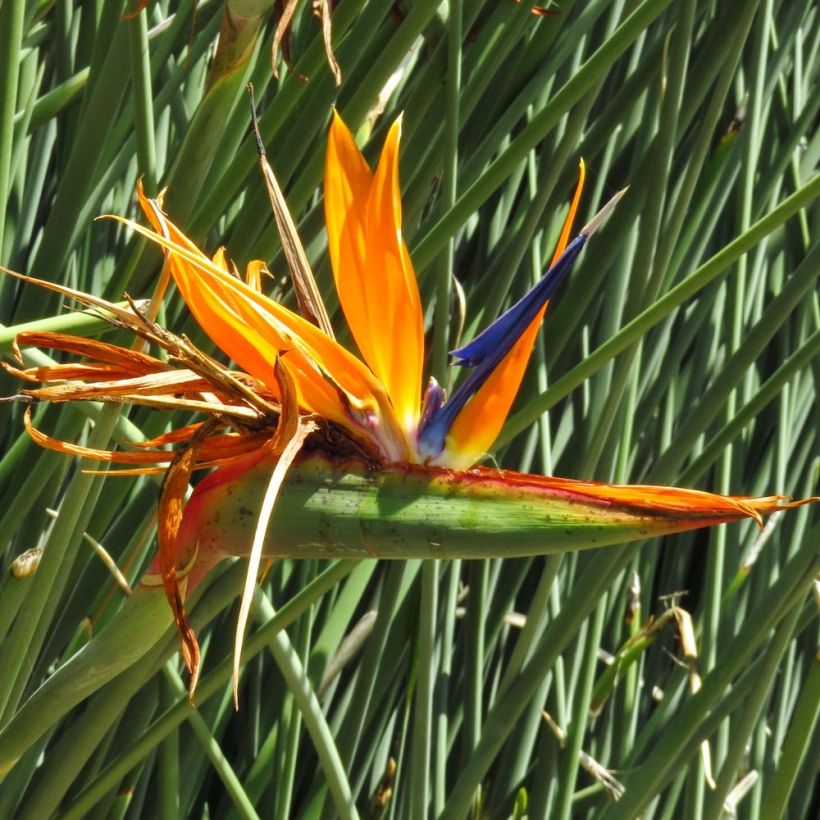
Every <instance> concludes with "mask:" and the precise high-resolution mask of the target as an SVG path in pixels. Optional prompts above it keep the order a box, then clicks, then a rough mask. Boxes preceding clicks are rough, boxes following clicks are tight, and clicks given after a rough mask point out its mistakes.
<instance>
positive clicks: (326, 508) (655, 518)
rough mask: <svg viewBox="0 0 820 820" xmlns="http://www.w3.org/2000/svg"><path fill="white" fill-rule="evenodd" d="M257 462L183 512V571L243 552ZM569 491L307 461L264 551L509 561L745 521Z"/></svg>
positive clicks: (287, 489)
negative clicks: (197, 559)
mask: <svg viewBox="0 0 820 820" xmlns="http://www.w3.org/2000/svg"><path fill="white" fill-rule="evenodd" d="M255 462H256V463H252V464H251V465H250V466H248V463H247V461H246V462H245V463H244V464H238V465H235V466H234V465H232V466H230V467H226V468H223V469H222V470H218V471H216V472H215V473H212V474H211V475H210V476H208V477H207V478H206V479H205V480H204V481H203V482H202V483H201V484H200V485H199V486H198V487H197V489H196V491H195V493H194V495H193V496H192V498H191V499H190V501H189V502H188V504H187V507H186V510H185V518H184V521H183V524H182V529H181V532H180V542H179V544H178V556H179V557H178V561H177V564H178V566H184V565H185V564H187V563H188V562H189V561H190V557H191V555H193V553H194V551H195V550H196V549H197V548H198V550H199V554H200V556H201V557H204V556H208V555H210V556H214V557H218V556H225V555H245V554H247V551H248V549H249V546H250V543H251V540H252V538H253V534H254V530H255V527H256V525H257V512H258V510H259V507H260V504H261V500H262V496H263V495H264V492H265V489H266V487H267V484H268V481H269V480H270V475H271V472H272V470H273V463H274V462H273V459H272V458H261V459H260V458H259V457H256V458H255ZM572 484H573V482H567V481H565V480H563V479H549V478H543V477H541V476H528V475H522V474H520V473H510V472H507V471H502V470H494V469H486V468H477V469H473V470H467V471H456V470H447V469H441V468H427V467H419V466H409V465H386V466H380V467H379V468H378V469H377V470H376V469H372V470H371V469H369V468H368V466H367V465H366V464H364V463H363V462H361V461H358V460H351V459H348V460H343V461H339V460H333V459H331V458H329V457H327V456H324V455H320V454H312V455H310V456H308V457H306V458H305V459H303V460H302V461H301V462H300V463H299V464H297V465H295V466H294V467H293V468H291V470H290V472H289V473H288V476H287V478H286V480H285V482H284V484H283V485H282V488H281V490H280V494H279V498H278V500H277V503H276V507H275V509H274V512H273V516H272V519H271V522H270V526H269V527H268V533H267V538H266V541H265V548H264V549H265V554H266V555H267V556H269V557H280V558H285V557H287V558H383V559H407V558H511V557H516V556H525V555H544V554H551V553H557V552H568V551H572V550H579V549H589V548H594V547H606V546H611V545H613V544H621V543H624V542H628V541H635V540H639V539H642V538H649V537H653V536H658V535H664V534H666V533H671V532H680V531H682V530H687V529H694V528H697V527H704V526H709V525H711V524H715V523H719V522H721V521H729V520H732V519H735V518H740V517H745V516H746V515H748V514H749V513H748V512H746V513H742V512H740V511H739V510H737V509H733V508H729V509H723V510H721V511H718V510H716V509H715V508H714V507H710V506H705V505H704V507H703V508H700V509H695V508H692V509H688V510H685V509H681V508H680V507H677V508H675V507H672V506H670V507H669V508H666V509H662V508H660V507H659V506H658V505H657V502H655V505H654V506H653V505H652V503H651V500H648V501H647V503H646V505H645V506H640V505H639V504H638V503H631V504H626V503H624V504H615V503H613V502H612V501H611V500H608V499H605V498H604V499H594V498H591V497H590V496H589V494H587V495H583V494H581V493H575V492H572V491H568V490H567V489H565V487H566V486H567V485H569V486H572ZM578 486H579V487H583V488H587V489H588V488H590V487H592V488H595V487H598V486H600V487H602V488H603V487H605V486H606V485H591V484H586V483H583V484H582V483H579V484H578ZM646 489H647V491H649V490H653V489H656V488H646ZM657 489H660V488H657ZM702 495H703V496H704V497H705V498H707V499H710V498H718V497H715V496H709V495H708V494H702ZM772 506H774V504H772Z"/></svg>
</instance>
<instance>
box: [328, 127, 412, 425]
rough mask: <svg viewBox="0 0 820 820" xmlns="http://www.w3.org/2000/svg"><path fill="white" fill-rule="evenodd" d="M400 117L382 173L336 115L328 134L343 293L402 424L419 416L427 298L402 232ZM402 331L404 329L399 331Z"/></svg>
mask: <svg viewBox="0 0 820 820" xmlns="http://www.w3.org/2000/svg"><path fill="white" fill-rule="evenodd" d="M400 136H401V121H400V120H397V121H396V122H395V123H393V125H392V127H391V128H390V132H389V133H388V135H387V139H386V140H385V145H384V149H383V151H382V156H381V160H380V161H379V167H378V168H377V170H376V173H375V174H374V175H372V176H371V174H370V170H369V169H368V167H367V164H366V163H365V161H364V159H363V158H362V156H361V154H360V152H359V150H358V148H357V147H356V144H355V142H354V141H353V137H352V135H351V134H350V132H349V131H348V130H347V128H346V127H345V125H344V123H342V121H341V119H340V118H339V117H338V115H337V116H335V117H334V121H333V126H332V127H331V133H330V139H329V141H328V152H327V168H326V174H325V213H326V219H327V226H328V247H329V250H330V257H331V263H332V265H333V270H334V277H335V279H336V287H337V290H338V292H339V300H340V302H341V304H342V309H343V310H344V313H345V317H346V319H347V321H348V324H349V326H350V329H351V332H352V333H353V337H354V339H355V340H356V344H357V345H358V346H359V349H360V350H361V352H362V356H363V357H364V359H365V361H366V362H367V364H368V365H369V366H370V368H371V369H372V371H373V372H374V373H375V375H376V376H377V377H378V379H379V380H380V381H381V382H382V384H383V385H384V386H385V388H386V390H387V393H388V395H389V396H390V399H391V401H392V403H393V408H394V410H395V412H396V416H397V417H398V419H399V423H400V425H401V426H402V427H403V429H404V430H405V431H406V433H408V434H410V433H411V431H413V430H415V427H416V425H417V423H418V417H419V409H420V398H421V378H422V367H423V364H424V361H423V360H424V326H423V317H422V312H421V299H420V297H419V291H418V285H417V283H416V277H415V273H414V271H413V266H412V263H411V261H410V255H409V253H408V252H407V248H406V246H405V244H404V240H403V239H402V235H401V225H402V211H401V191H400V186H399V141H400ZM399 331H400V332H399Z"/></svg>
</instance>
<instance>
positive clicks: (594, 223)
mask: <svg viewBox="0 0 820 820" xmlns="http://www.w3.org/2000/svg"><path fill="white" fill-rule="evenodd" d="M628 190H629V186H628V185H627V186H626V188H622V189H621V190H620V191H618V193H617V194H615V196H613V197H612V199H610V200H609V202H607V203H606V205H604V207H603V208H601V210H600V211H598V213H597V214H595V216H593V217H592V219H590V220H589V222H587V224H586V225H584V227H583V228H582V229H581V236H585V237H586V238H587V239H589V237H590V236H592V234H594V233H595V231H597V230H598V228H600V227H601V225H602V224H603V223H604V222H605V221H606V219H607V217H608V216H609V215H610V214H611V213H612V212H613V211H614V210H615V206H616V205H617V204H618V203H619V202H620V201H621V199H622V198H623V195H624V194H625V193H626V192H627V191H628Z"/></svg>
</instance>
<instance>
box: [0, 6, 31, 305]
mask: <svg viewBox="0 0 820 820" xmlns="http://www.w3.org/2000/svg"><path fill="white" fill-rule="evenodd" d="M25 12H26V4H25V2H24V0H8V2H4V3H3V4H2V5H1V6H0V261H3V260H4V259H5V253H6V248H7V247H9V246H10V245H11V242H10V237H7V238H4V237H5V234H6V231H7V221H6V209H7V208H8V203H9V193H10V191H11V187H12V184H11V183H12V180H11V171H12V165H11V158H12V152H13V148H14V142H13V141H14V114H15V111H16V109H17V79H18V76H19V71H20V49H21V46H22V41H23V22H24V20H25ZM8 287H9V285H8V283H4V284H3V288H2V293H3V294H4V295H5V294H6V293H7V291H8ZM3 318H4V319H5V318H6V317H5V316H4V317H3Z"/></svg>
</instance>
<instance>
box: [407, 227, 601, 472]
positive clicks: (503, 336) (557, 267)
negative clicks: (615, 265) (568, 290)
mask: <svg viewBox="0 0 820 820" xmlns="http://www.w3.org/2000/svg"><path fill="white" fill-rule="evenodd" d="M586 240H587V237H586V236H585V235H583V234H581V235H579V236H577V237H576V238H575V239H573V240H572V242H570V244H569V245H568V246H567V249H566V250H565V251H564V253H563V254H562V255H561V257H560V259H559V260H558V261H557V262H556V263H555V264H554V265H553V266H552V267H551V268H550V269H549V270H548V271H547V272H546V273H545V274H544V276H543V277H542V278H541V279H540V280H539V281H538V283H537V284H536V285H535V286H534V287H533V288H532V289H531V290H530V291H529V292H528V293H526V294H525V295H524V296H522V297H521V299H519V300H518V301H517V302H516V303H515V304H514V305H513V306H512V307H511V308H510V309H509V310H507V311H506V312H505V313H503V314H502V315H501V316H499V317H498V318H497V319H496V320H495V321H494V322H493V323H492V324H491V325H489V327H487V328H486V329H485V330H483V331H482V332H481V333H479V334H478V336H476V337H475V339H473V340H472V341H471V342H469V343H468V344H466V345H464V346H463V347H460V348H458V349H457V350H453V351H451V352H450V355H451V356H452V357H453V359H454V362H453V364H457V365H466V366H467V367H470V368H472V371H471V372H470V374H469V376H467V378H466V379H465V380H464V381H463V382H462V383H461V384H460V385H459V387H458V389H457V390H456V391H455V393H453V395H452V397H451V398H450V399H449V400H448V401H446V402H445V403H444V404H442V405H440V406H439V407H437V408H436V409H435V410H434V411H433V412H432V413H431V412H426V413H425V414H424V417H423V418H422V421H421V424H420V426H419V454H420V455H421V456H422V458H424V457H435V456H437V455H438V454H439V453H441V452H442V450H443V449H444V445H445V439H446V438H447V433H448V432H449V431H450V427H451V426H452V424H453V422H454V421H455V419H456V417H457V416H458V414H459V413H460V412H461V409H462V408H463V407H464V405H465V404H466V403H467V402H468V400H469V399H470V398H471V397H472V396H473V395H474V394H475V393H476V392H477V391H478V389H479V388H480V387H481V385H483V384H484V382H485V381H487V379H488V378H489V376H490V374H491V373H492V372H493V371H494V370H495V369H496V367H498V365H499V364H500V363H501V361H502V360H503V359H504V357H505V356H506V355H507V354H508V353H509V352H510V350H512V348H513V346H514V345H515V343H516V342H517V341H518V339H519V338H520V336H521V334H522V333H523V332H524V331H525V330H526V329H527V327H529V324H530V322H532V320H533V319H534V318H535V317H536V315H537V314H538V312H539V311H540V310H541V308H542V307H543V306H544V304H545V303H546V302H547V301H548V300H549V298H550V297H551V296H552V294H553V293H554V292H555V290H556V288H557V287H558V285H560V284H561V282H562V281H563V279H564V277H565V276H566V275H567V274H568V273H569V271H570V270H571V269H572V266H573V264H574V262H575V260H576V259H577V258H578V254H579V253H580V252H581V249H582V248H583V247H584V243H585V242H586Z"/></svg>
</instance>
